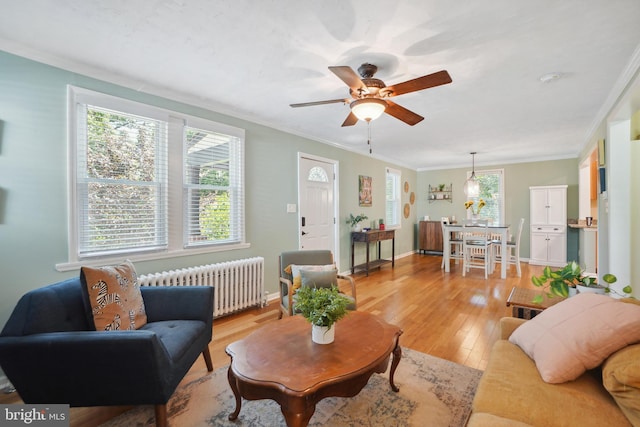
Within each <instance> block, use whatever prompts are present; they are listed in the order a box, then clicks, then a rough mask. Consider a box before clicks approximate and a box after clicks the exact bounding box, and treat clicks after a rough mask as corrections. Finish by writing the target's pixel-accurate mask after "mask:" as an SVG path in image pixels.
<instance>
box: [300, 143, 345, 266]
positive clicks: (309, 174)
mask: <svg viewBox="0 0 640 427" xmlns="http://www.w3.org/2000/svg"><path fill="white" fill-rule="evenodd" d="M298 163H299V167H298V171H299V172H298V193H299V194H298V199H299V206H300V210H299V217H298V220H299V223H298V224H299V226H300V249H329V250H331V251H333V255H334V259H336V261H337V260H338V259H339V256H338V253H337V248H336V237H335V236H336V230H337V224H336V212H337V204H336V197H335V191H336V188H335V186H336V164H337V163H336V162H335V161H331V160H327V159H320V158H313V157H311V156H305V155H300V157H299V160H298Z"/></svg>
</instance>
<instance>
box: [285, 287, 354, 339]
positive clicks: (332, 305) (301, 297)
mask: <svg viewBox="0 0 640 427" xmlns="http://www.w3.org/2000/svg"><path fill="white" fill-rule="evenodd" d="M295 298H296V301H295V305H294V309H295V310H296V311H297V312H300V313H301V314H302V316H303V317H304V318H305V319H307V320H308V321H309V322H310V323H311V325H312V332H311V333H312V339H313V341H314V342H316V343H318V344H330V343H332V342H333V339H334V336H335V335H334V334H335V323H336V322H337V321H338V320H340V319H342V318H343V317H344V316H346V315H347V312H348V311H347V306H348V305H349V304H351V300H350V299H349V298H347V297H346V296H344V295H342V294H341V293H340V291H339V290H338V287H337V286H335V285H333V286H331V287H330V288H329V287H325V288H322V287H320V288H316V287H312V286H302V287H300V289H298V291H297V292H296V295H295Z"/></svg>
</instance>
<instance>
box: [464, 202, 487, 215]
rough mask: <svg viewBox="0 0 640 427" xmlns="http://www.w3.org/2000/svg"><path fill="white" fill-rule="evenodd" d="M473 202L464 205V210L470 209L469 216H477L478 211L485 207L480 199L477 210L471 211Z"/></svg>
mask: <svg viewBox="0 0 640 427" xmlns="http://www.w3.org/2000/svg"><path fill="white" fill-rule="evenodd" d="M474 203H475V202H474V201H473V200H467V201H466V202H465V203H464V208H465V209H471V215H472V216H473V215H479V214H480V210H481V209H482V208H483V207H484V206H485V205H486V203H485V201H484V199H480V200H478V208H477V209H475V210H474V209H473V204H474Z"/></svg>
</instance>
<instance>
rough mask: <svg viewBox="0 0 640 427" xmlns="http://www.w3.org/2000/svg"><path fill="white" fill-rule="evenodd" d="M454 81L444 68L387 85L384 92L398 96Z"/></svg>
mask: <svg viewBox="0 0 640 427" xmlns="http://www.w3.org/2000/svg"><path fill="white" fill-rule="evenodd" d="M452 81H453V80H451V76H450V75H449V73H448V72H447V71H446V70H442V71H438V72H437V73H433V74H428V75H426V76H422V77H418V78H416V79H413V80H407V81H406V82H402V83H398V84H395V85H391V86H387V87H386V88H384V92H385V93H389V96H398V95H402V94H404V93H409V92H415V91H418V90H423V89H428V88H430V87H435V86H440V85H446V84H447V83H451V82H452Z"/></svg>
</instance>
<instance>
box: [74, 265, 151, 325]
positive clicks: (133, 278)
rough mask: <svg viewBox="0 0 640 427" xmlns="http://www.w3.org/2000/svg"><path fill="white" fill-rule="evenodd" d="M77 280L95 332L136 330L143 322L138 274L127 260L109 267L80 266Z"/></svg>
mask: <svg viewBox="0 0 640 427" xmlns="http://www.w3.org/2000/svg"><path fill="white" fill-rule="evenodd" d="M81 280H82V282H83V284H84V286H85V287H86V290H87V292H88V294H89V305H90V306H91V314H92V315H93V323H94V325H95V328H96V330H97V331H113V330H125V329H138V328H140V327H142V326H144V325H145V324H146V323H147V314H146V312H145V309H144V301H143V300H142V293H141V292H140V285H139V283H138V275H137V274H136V271H135V269H134V267H133V264H132V263H131V261H129V260H127V261H125V262H124V263H123V264H121V265H116V266H109V267H100V268H92V267H82V269H81Z"/></svg>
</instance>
